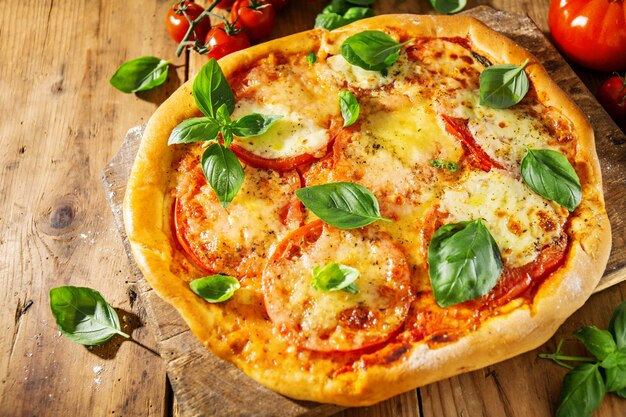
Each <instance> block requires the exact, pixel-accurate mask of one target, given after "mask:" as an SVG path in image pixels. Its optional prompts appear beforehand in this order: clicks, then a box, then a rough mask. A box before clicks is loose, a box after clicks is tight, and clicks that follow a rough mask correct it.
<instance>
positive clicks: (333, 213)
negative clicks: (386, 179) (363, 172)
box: [296, 182, 391, 229]
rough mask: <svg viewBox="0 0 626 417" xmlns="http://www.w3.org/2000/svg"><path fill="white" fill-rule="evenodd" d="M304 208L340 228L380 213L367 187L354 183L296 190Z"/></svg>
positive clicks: (365, 222)
mask: <svg viewBox="0 0 626 417" xmlns="http://www.w3.org/2000/svg"><path fill="white" fill-rule="evenodd" d="M296 196H297V197H298V198H299V199H300V201H302V203H303V204H304V205H305V207H306V208H308V209H309V210H311V211H312V212H313V213H314V214H315V215H316V216H317V217H319V218H320V219H322V220H323V221H325V222H326V223H328V224H330V225H332V226H335V227H338V228H340V229H354V228H357V227H363V226H367V225H368V224H370V223H373V222H375V221H376V220H383V221H391V220H388V219H385V218H383V217H381V216H380V209H379V207H378V200H376V197H375V196H374V194H372V192H371V191H370V190H368V189H367V188H365V187H363V186H361V185H359V184H355V183H353V182H334V183H329V184H322V185H313V186H310V187H305V188H300V189H299V190H296Z"/></svg>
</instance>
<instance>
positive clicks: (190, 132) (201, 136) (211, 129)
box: [167, 117, 219, 145]
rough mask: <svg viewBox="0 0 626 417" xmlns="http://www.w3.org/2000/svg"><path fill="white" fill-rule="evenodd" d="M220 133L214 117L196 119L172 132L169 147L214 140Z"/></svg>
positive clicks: (186, 121)
mask: <svg viewBox="0 0 626 417" xmlns="http://www.w3.org/2000/svg"><path fill="white" fill-rule="evenodd" d="M218 132H219V125H218V124H217V120H215V119H213V118H212V117H194V118H192V119H187V120H185V121H184V122H182V123H180V124H179V125H178V126H176V127H175V128H174V130H172V133H170V137H169V139H168V140H167V144H168V145H176V144H179V143H191V142H204V141H209V140H214V139H215V138H216V137H217V134H218Z"/></svg>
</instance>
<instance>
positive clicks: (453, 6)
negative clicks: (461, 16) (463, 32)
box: [430, 0, 467, 14]
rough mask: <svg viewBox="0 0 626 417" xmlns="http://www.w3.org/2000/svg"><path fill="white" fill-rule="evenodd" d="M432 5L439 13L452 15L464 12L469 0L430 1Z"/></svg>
mask: <svg viewBox="0 0 626 417" xmlns="http://www.w3.org/2000/svg"><path fill="white" fill-rule="evenodd" d="M430 4H431V5H432V6H433V9H435V10H437V11H438V12H439V13H443V14H452V13H458V12H460V11H461V10H463V8H464V7H465V5H466V4H467V0H430Z"/></svg>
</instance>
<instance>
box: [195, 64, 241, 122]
mask: <svg viewBox="0 0 626 417" xmlns="http://www.w3.org/2000/svg"><path fill="white" fill-rule="evenodd" d="M193 98H194V100H195V101H196V105H197V106H198V108H199V109H200V111H201V112H202V113H204V115H205V116H212V117H216V113H217V110H218V109H219V108H220V107H221V106H222V105H224V104H225V105H226V108H227V109H228V114H229V115H230V114H232V112H233V110H235V95H234V94H233V90H232V89H231V88H230V85H228V81H226V77H224V73H223V72H222V69H221V68H220V66H219V64H218V63H217V61H216V60H215V59H214V58H211V59H210V60H209V62H208V63H207V64H205V65H204V66H203V67H202V69H201V70H200V72H199V73H198V75H196V78H195V80H194V82H193Z"/></svg>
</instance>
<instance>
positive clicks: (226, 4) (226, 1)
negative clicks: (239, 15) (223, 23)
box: [215, 0, 235, 10]
mask: <svg viewBox="0 0 626 417" xmlns="http://www.w3.org/2000/svg"><path fill="white" fill-rule="evenodd" d="M234 2H235V0H220V2H219V3H217V4H216V5H215V7H217V8H218V9H224V10H226V9H230V7H231V6H232V5H233V3H234Z"/></svg>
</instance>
